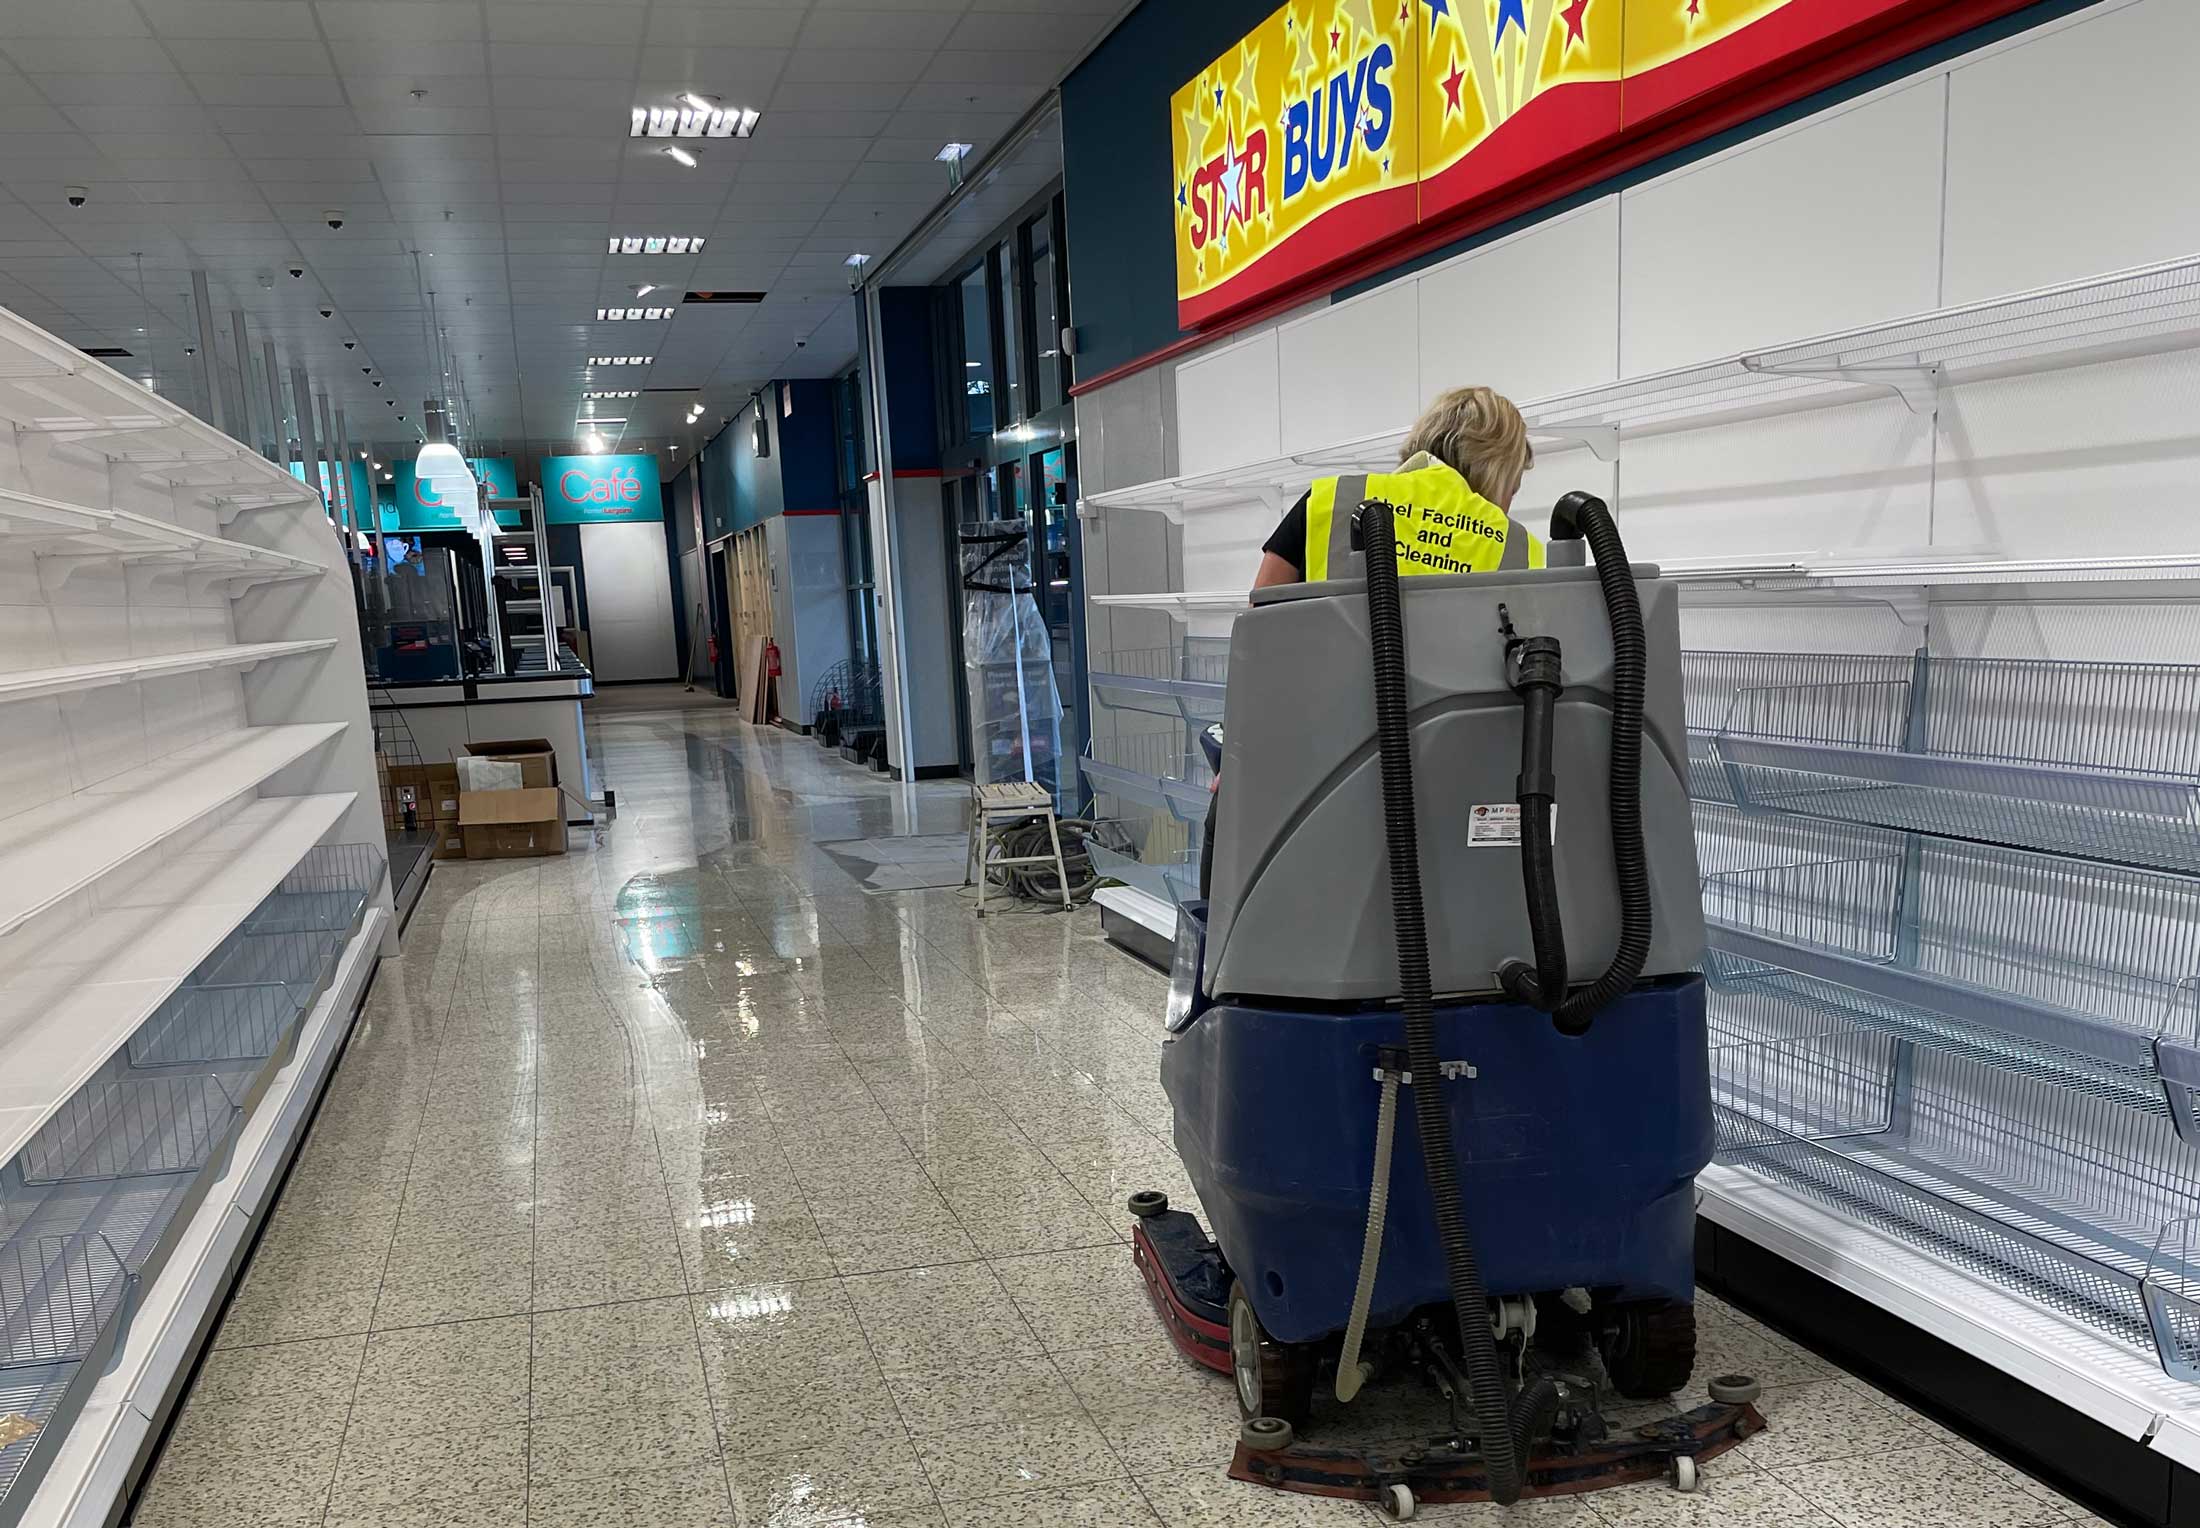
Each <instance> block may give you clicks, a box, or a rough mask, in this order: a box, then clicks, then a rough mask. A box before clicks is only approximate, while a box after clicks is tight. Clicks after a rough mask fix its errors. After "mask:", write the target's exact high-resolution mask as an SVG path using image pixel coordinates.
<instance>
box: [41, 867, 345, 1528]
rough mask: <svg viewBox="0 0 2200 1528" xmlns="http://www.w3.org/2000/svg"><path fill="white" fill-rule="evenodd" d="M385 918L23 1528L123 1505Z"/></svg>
mask: <svg viewBox="0 0 2200 1528" xmlns="http://www.w3.org/2000/svg"><path fill="white" fill-rule="evenodd" d="M388 918H389V914H388V913H387V912H385V911H384V910H383V909H381V908H378V907H377V908H369V909H368V912H367V916H366V919H365V921H364V923H363V925H362V926H361V928H360V930H359V932H358V933H357V934H356V935H354V936H353V938H352V941H351V943H350V945H349V946H348V947H346V949H345V951H344V954H343V957H342V958H341V960H340V961H339V962H338V964H337V968H336V976H335V979H334V980H333V981H332V982H331V983H330V984H329V990H328V991H326V992H324V993H322V994H321V999H320V1001H319V1002H318V1003H317V1004H315V1006H314V1008H313V1010H312V1011H311V1012H310V1013H308V1014H307V1015H306V1017H305V1020H304V1022H303V1023H302V1024H301V1025H300V1026H299V1030H298V1044H297V1050H296V1052H295V1054H293V1056H292V1057H291V1059H290V1061H289V1062H287V1063H286V1064H285V1065H284V1066H283V1067H282V1069H281V1070H280V1071H278V1072H277V1073H276V1074H275V1077H274V1079H273V1080H272V1081H271V1082H270V1083H269V1085H268V1088H267V1091H266V1093H265V1094H264V1095H262V1097H261V1099H260V1102H259V1104H258V1105H257V1106H256V1107H255V1108H254V1109H253V1111H252V1113H251V1115H250V1116H248V1117H247V1118H246V1120H245V1123H244V1129H243V1131H242V1132H241V1134H240V1135H239V1136H238V1139H237V1143H236V1146H235V1148H234V1149H233V1150H232V1151H231V1153H230V1159H229V1166H228V1168H227V1169H226V1170H225V1171H224V1172H223V1173H222V1174H221V1176H220V1178H218V1179H217V1180H216V1181H215V1182H214V1183H213V1185H212V1186H211V1187H210V1188H209V1189H208V1191H207V1194H206V1198H205V1200H204V1201H203V1202H202V1203H201V1204H200V1206H199V1208H198V1211H197V1213H196V1214H194V1215H193V1216H192V1218H191V1220H190V1222H189V1223H188V1224H187V1225H186V1226H185V1227H184V1229H183V1233H182V1235H181V1237H180V1238H179V1239H178V1241H177V1244H176V1247H175V1249H174V1251H173V1252H171V1253H170V1254H169V1257H168V1261H167V1263H166V1264H165V1265H164V1266H163V1267H162V1269H161V1271H160V1273H159V1274H158V1275H157V1276H156V1277H155V1278H154V1280H153V1282H152V1283H151V1284H149V1285H147V1286H145V1288H144V1289H143V1290H142V1291H141V1292H140V1294H139V1297H138V1300H137V1303H136V1308H135V1310H134V1311H133V1313H132V1315H131V1317H130V1327H129V1330H128V1331H127V1332H126V1333H125V1334H124V1335H123V1339H122V1342H121V1344H120V1345H119V1347H118V1350H117V1352H116V1354H115V1357H114V1358H113V1360H112V1361H111V1364H110V1367H109V1368H108V1370H107V1372H106V1373H104V1374H102V1375H101V1376H100V1378H99V1380H98V1382H97V1383H96V1384H95V1385H94V1386H93V1388H92V1393H91V1394H90V1396H88V1397H87V1398H86V1401H85V1405H84V1409H83V1410H82V1411H81V1412H80V1413H79V1414H78V1416H77V1419H76V1422H75V1424H74V1425H73V1426H72V1427H71V1428H70V1429H69V1432H68V1435H67V1436H66V1437H65V1438H63V1439H62V1441H61V1447H60V1450H59V1451H58V1452H57V1453H56V1454H55V1456H54V1459H53V1463H52V1465H51V1467H50V1468H49V1469H48V1470H47V1472H46V1476H45V1478H44V1479H43V1480H42V1481H41V1482H40V1483H39V1487H38V1489H37V1491H35V1492H34V1493H33V1494H32V1496H31V1499H30V1501H29V1503H28V1504H27V1505H26V1506H25V1508H24V1514H23V1518H22V1528H106V1524H108V1523H109V1522H111V1521H112V1520H113V1518H114V1516H115V1514H116V1512H117V1511H119V1510H120V1508H121V1506H122V1502H123V1495H124V1493H125V1492H126V1491H127V1490H128V1489H129V1485H130V1480H131V1477H132V1475H133V1473H134V1472H135V1470H136V1469H137V1467H138V1466H139V1464H140V1463H141V1462H142V1457H141V1456H142V1455H143V1452H144V1450H145V1448H146V1447H147V1445H148V1444H149V1443H150V1442H151V1440H152V1437H153V1433H154V1424H155V1423H156V1422H157V1421H158V1420H159V1416H158V1413H159V1412H160V1410H161V1408H162V1403H163V1401H164V1400H165V1399H166V1398H167V1397H168V1395H169V1392H170V1391H172V1390H173V1389H174V1388H175V1386H176V1385H177V1384H178V1383H179V1382H180V1381H181V1380H182V1378H183V1374H184V1371H185V1369H186V1368H187V1366H188V1365H189V1363H190V1361H191V1358H192V1356H193V1349H194V1347H195V1346H196V1343H197V1341H198V1337H199V1334H200V1331H201V1328H203V1327H204V1326H205V1324H206V1321H207V1319H208V1318H209V1317H210V1316H211V1315H212V1314H213V1311H214V1308H215V1307H216V1306H217V1305H218V1304H219V1303H220V1301H221V1299H222V1297H223V1295H224V1294H225V1293H226V1291H227V1289H228V1287H229V1284H230V1282H231V1280H232V1277H233V1275H234V1273H235V1272H236V1271H237V1270H236V1265H237V1260H238V1258H239V1257H240V1256H241V1255H242V1254H243V1251H244V1245H245V1243H246V1242H247V1241H249V1240H250V1239H251V1237H252V1234H253V1232H254V1231H255V1230H256V1229H257V1222H258V1220H259V1218H260V1217H261V1216H262V1215H263V1214H264V1212H265V1210H266V1203H265V1201H266V1196H267V1195H268V1193H269V1192H270V1191H271V1190H272V1189H273V1187H274V1182H275V1178H276V1175H277V1173H278V1172H279V1171H280V1169H281V1167H282V1164H283V1160H284V1157H285V1155H286V1153H287V1151H288V1149H289V1147H290V1145H291V1143H292V1141H293V1140H294V1138H295V1137H296V1136H297V1135H298V1133H299V1131H300V1130H301V1128H302V1127H303V1125H304V1122H305V1118H306V1115H307V1113H308V1112H309V1111H310V1110H311V1109H312V1107H313V1100H314V1097H315V1095H316V1094H317V1093H318V1092H319V1090H320V1086H321V1081H322V1079H323V1078H325V1077H326V1076H327V1075H328V1073H329V1071H330V1069H331V1068H333V1067H334V1066H335V1064H336V1058H337V1056H338V1054H339V1053H340V1051H341V1050H342V1047H343V1040H344V1036H345V1034H346V1033H347V1032H348V1030H349V1028H350V1024H351V1016H352V1013H353V1012H354V1010H356V1009H357V1007H358V1006H359V1001H360V997H361V994H362V993H363V992H364V990H365V988H366V985H367V982H368V980H369V978H370V977H371V976H372V974H373V972H374V967H375V963H376V961H377V960H378V959H379V958H380V951H381V946H382V936H383V930H384V927H385V925H386V923H387V920H388Z"/></svg>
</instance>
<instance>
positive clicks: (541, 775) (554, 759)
mask: <svg viewBox="0 0 2200 1528" xmlns="http://www.w3.org/2000/svg"><path fill="white" fill-rule="evenodd" d="M466 751H467V752H468V753H470V754H472V755H473V756H474V757H475V758H477V759H508V760H511V761H512V762H514V763H517V764H518V765H519V766H520V784H521V786H522V787H524V788H525V789H527V790H531V791H535V790H548V789H549V788H550V787H552V786H554V785H556V784H557V783H558V753H557V750H556V749H555V748H552V747H551V746H550V740H549V739H548V738H539V737H522V738H510V739H507V740H505V741H502V742H494V743H468V744H467V745H466ZM453 773H454V774H455V773H456V766H455V765H454V766H453Z"/></svg>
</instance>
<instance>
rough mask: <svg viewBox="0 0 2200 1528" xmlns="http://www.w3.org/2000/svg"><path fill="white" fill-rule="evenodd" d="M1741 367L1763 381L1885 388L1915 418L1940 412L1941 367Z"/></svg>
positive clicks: (1753, 362)
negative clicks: (1808, 379)
mask: <svg viewBox="0 0 2200 1528" xmlns="http://www.w3.org/2000/svg"><path fill="white" fill-rule="evenodd" d="M1742 366H1743V368H1744V369H1745V370H1748V371H1752V372H1755V373H1756V374H1757V375H1759V376H1761V377H1817V378H1822V379H1823V380H1825V381H1828V382H1854V383H1858V384H1859V385H1861V386H1864V387H1879V388H1885V389H1886V390H1887V391H1888V392H1891V393H1893V394H1894V395H1895V396H1896V397H1898V398H1900V399H1901V400H1902V402H1903V405H1904V406H1905V407H1906V408H1908V409H1909V411H1910V412H1911V413H1913V414H1921V415H1926V416H1931V415H1933V414H1937V413H1939V412H1940V387H1941V382H1942V380H1943V379H1942V375H1941V369H1940V368H1939V367H1938V366H1806V365H1792V366H1769V365H1766V364H1765V363H1763V362H1761V361H1759V360H1757V359H1756V358H1754V357H1751V356H1744V357H1743V358H1742Z"/></svg>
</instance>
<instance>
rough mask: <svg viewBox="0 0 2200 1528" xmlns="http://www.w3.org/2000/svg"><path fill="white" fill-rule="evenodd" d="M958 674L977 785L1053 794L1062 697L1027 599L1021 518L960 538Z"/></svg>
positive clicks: (1035, 609) (1027, 558)
mask: <svg viewBox="0 0 2200 1528" xmlns="http://www.w3.org/2000/svg"><path fill="white" fill-rule="evenodd" d="M962 575H963V668H964V679H965V688H966V693H967V694H968V695H969V697H970V756H971V758H972V760H973V761H975V769H976V774H977V780H978V783H979V784H980V785H986V784H991V783H993V782H996V781H1003V780H1028V781H1032V782H1035V783H1037V784H1039V785H1043V786H1045V787H1046V788H1047V790H1048V792H1049V793H1052V794H1059V784H1058V778H1057V759H1058V757H1059V755H1060V753H1061V748H1062V694H1061V691H1060V690H1059V689H1057V688H1056V686H1055V683H1054V652H1053V639H1052V637H1051V636H1050V635H1049V633H1048V631H1047V625H1046V622H1045V621H1044V620H1042V619H1041V618H1040V615H1039V605H1038V602H1037V600H1035V599H1034V598H1033V597H1032V593H1031V530H1030V527H1029V526H1028V525H1026V524H1025V523H1024V522H1023V521H1021V520H1007V521H998V520H997V521H989V522H987V523H985V524H982V525H975V526H968V527H965V528H964V530H963V532H962Z"/></svg>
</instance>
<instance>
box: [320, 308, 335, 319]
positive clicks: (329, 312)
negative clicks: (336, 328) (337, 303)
mask: <svg viewBox="0 0 2200 1528" xmlns="http://www.w3.org/2000/svg"><path fill="white" fill-rule="evenodd" d="M321 316H322V317H323V318H334V317H335V316H336V310H335V309H334V308H323V309H322V310H321Z"/></svg>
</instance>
